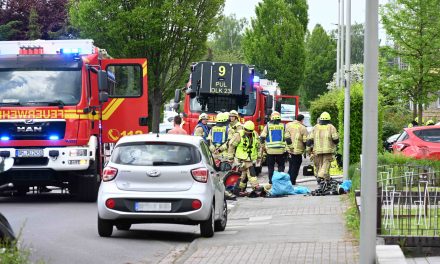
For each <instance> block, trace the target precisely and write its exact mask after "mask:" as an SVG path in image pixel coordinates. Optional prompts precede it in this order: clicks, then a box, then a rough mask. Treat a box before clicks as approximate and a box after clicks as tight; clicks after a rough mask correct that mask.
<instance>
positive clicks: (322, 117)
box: [319, 112, 331, 121]
mask: <svg viewBox="0 0 440 264" xmlns="http://www.w3.org/2000/svg"><path fill="white" fill-rule="evenodd" d="M330 119H331V118H330V114H329V113H328V112H322V114H321V116H320V117H319V120H327V121H330Z"/></svg>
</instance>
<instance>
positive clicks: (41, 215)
mask: <svg viewBox="0 0 440 264" xmlns="http://www.w3.org/2000/svg"><path fill="white" fill-rule="evenodd" d="M0 212H2V213H3V214H4V215H5V216H6V217H7V219H8V220H9V221H10V223H11V225H12V227H13V229H14V231H15V232H16V234H20V241H21V243H22V245H23V246H24V247H25V248H27V249H29V250H30V252H31V260H32V261H33V262H37V261H39V260H42V261H44V263H63V264H64V263H81V264H84V263H106V264H110V263H158V262H159V261H160V260H161V259H163V258H164V257H165V256H167V255H168V254H170V252H172V251H174V250H175V249H176V248H181V247H185V246H187V245H189V244H190V243H191V242H192V241H193V240H194V239H196V238H198V237H199V228H198V226H182V225H164V224H162V225H159V224H142V225H133V226H132V228H131V230H130V231H118V230H116V228H115V230H114V232H113V235H112V237H110V238H101V237H100V236H99V235H98V232H97V224H96V221H97V209H96V204H95V203H79V202H76V201H75V200H74V199H73V198H72V197H70V196H68V195H62V194H56V193H50V194H35V195H27V196H25V197H0Z"/></svg>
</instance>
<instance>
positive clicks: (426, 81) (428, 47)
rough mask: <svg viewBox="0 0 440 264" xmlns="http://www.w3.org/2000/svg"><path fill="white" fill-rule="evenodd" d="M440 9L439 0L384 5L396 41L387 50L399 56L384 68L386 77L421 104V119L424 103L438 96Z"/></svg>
mask: <svg viewBox="0 0 440 264" xmlns="http://www.w3.org/2000/svg"><path fill="white" fill-rule="evenodd" d="M439 12H440V1H439V0H424V1H419V0H396V1H393V2H389V3H388V4H386V5H384V6H383V8H382V9H381V18H382V24H383V27H384V29H385V30H386V32H387V35H388V36H389V37H390V39H391V41H392V42H393V44H394V47H386V48H385V50H386V52H387V53H388V56H389V57H391V58H395V61H394V62H393V63H391V64H389V65H388V67H386V69H382V71H385V74H384V76H386V78H384V80H385V82H387V83H388V84H389V85H388V87H389V89H394V90H395V91H396V93H397V94H399V95H400V97H401V98H402V99H403V100H404V101H409V100H411V101H413V102H415V104H416V105H418V111H417V114H418V116H419V118H420V119H421V117H422V112H423V104H428V103H430V102H432V101H433V100H435V99H436V97H434V95H435V96H437V95H436V94H435V93H436V92H437V91H438V87H439V85H440V75H439V72H438V69H439V68H440V54H439V52H438V50H439V49H440V37H439V34H440V33H439V32H440V17H439V16H438V14H439ZM397 60H401V62H403V64H402V63H398V61H397Z"/></svg>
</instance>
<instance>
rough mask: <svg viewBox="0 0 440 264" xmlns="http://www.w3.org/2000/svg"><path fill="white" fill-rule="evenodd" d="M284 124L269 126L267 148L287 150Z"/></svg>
mask: <svg viewBox="0 0 440 264" xmlns="http://www.w3.org/2000/svg"><path fill="white" fill-rule="evenodd" d="M284 129H285V127H284V124H268V125H267V137H266V147H268V148H285V147H286V143H285V142H284Z"/></svg>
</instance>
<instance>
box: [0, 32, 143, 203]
mask: <svg viewBox="0 0 440 264" xmlns="http://www.w3.org/2000/svg"><path fill="white" fill-rule="evenodd" d="M147 92H148V87H147V60H146V59H113V58H111V57H110V56H109V55H108V54H107V52H106V51H105V50H103V49H100V48H98V47H95V46H94V45H93V40H90V39H84V40H35V41H0V157H1V158H4V159H6V158H12V159H13V160H14V163H13V166H12V168H11V169H9V170H8V171H6V172H3V173H1V174H0V185H1V184H5V183H13V184H14V190H12V193H13V194H15V195H25V194H26V193H27V192H28V191H29V188H30V187H34V186H57V187H61V188H67V189H68V190H69V192H70V193H71V194H74V195H76V196H77V197H78V198H79V199H80V200H82V201H89V202H93V201H95V200H96V197H97V192H98V188H99V184H100V178H101V177H100V176H101V172H102V167H103V165H104V163H105V161H106V158H108V157H109V154H110V152H111V150H112V148H113V146H114V144H115V143H116V141H117V140H118V139H119V138H120V137H122V136H124V135H132V134H142V133H147V132H148V127H147V117H148V98H147V94H148V93H147Z"/></svg>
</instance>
